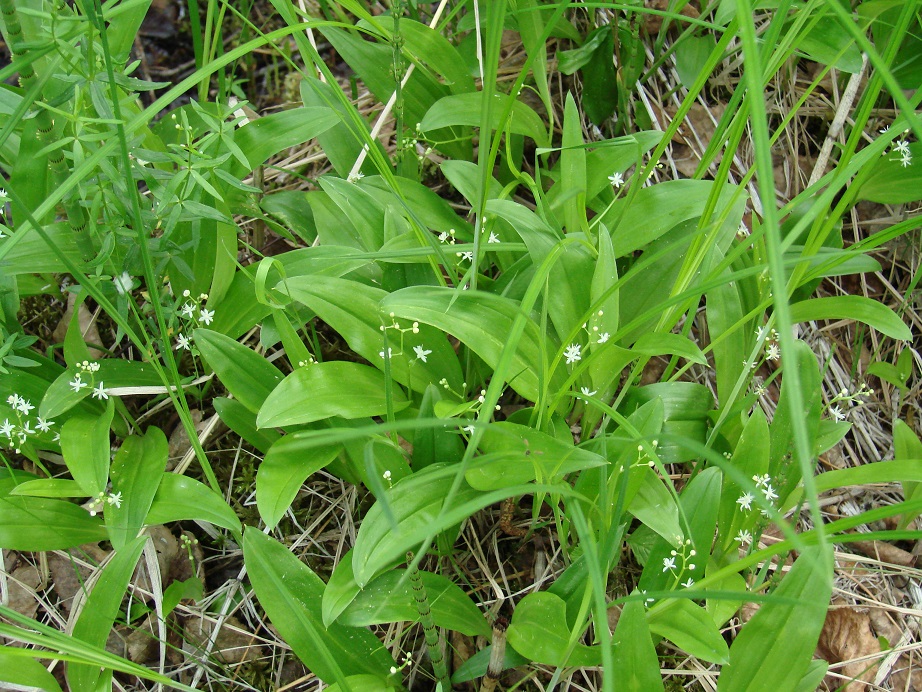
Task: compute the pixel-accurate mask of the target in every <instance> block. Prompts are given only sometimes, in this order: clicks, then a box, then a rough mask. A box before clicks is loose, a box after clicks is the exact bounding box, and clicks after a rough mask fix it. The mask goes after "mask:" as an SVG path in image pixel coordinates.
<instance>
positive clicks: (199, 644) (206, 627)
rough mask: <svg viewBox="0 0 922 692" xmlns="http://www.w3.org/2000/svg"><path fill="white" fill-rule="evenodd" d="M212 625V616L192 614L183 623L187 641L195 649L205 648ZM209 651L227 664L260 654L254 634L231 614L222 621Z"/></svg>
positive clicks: (247, 659)
mask: <svg viewBox="0 0 922 692" xmlns="http://www.w3.org/2000/svg"><path fill="white" fill-rule="evenodd" d="M214 626H215V621H214V618H203V617H202V616H200V615H193V616H192V617H190V618H189V619H188V620H186V624H185V633H186V640H187V642H189V643H190V644H191V645H193V646H194V647H195V648H196V649H199V650H203V649H205V647H206V646H207V645H208V639H209V637H210V636H211V633H212V631H213V630H214ZM211 651H212V656H214V657H216V658H217V659H218V660H220V661H222V662H223V663H225V664H229V665H232V664H235V663H242V662H243V661H249V660H253V659H256V658H259V657H260V656H261V655H262V653H261V652H260V650H259V647H258V646H256V645H255V644H254V636H253V635H252V634H249V633H248V632H246V631H245V630H244V626H243V624H242V623H241V622H240V621H239V620H238V619H237V618H235V617H233V616H231V617H229V618H227V619H226V620H225V621H224V626H223V627H222V628H221V631H220V632H218V636H217V638H216V639H215V644H214V647H213V648H212V650H211Z"/></svg>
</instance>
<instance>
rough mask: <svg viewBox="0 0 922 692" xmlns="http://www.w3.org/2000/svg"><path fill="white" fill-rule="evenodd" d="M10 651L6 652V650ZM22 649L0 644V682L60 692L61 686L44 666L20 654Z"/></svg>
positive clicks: (20, 687)
mask: <svg viewBox="0 0 922 692" xmlns="http://www.w3.org/2000/svg"><path fill="white" fill-rule="evenodd" d="M8 651H9V652H10V653H7V652H8ZM22 653H23V650H22V649H18V648H16V649H14V648H13V647H7V646H0V682H8V683H10V684H13V685H16V686H17V687H15V688H14V689H36V690H45V692H61V686H60V685H59V684H58V681H57V680H56V679H55V677H54V676H53V675H52V674H51V673H49V672H48V671H47V669H46V668H45V666H43V665H42V664H41V663H39V662H38V661H36V660H35V659H34V658H27V657H25V656H23V655H22Z"/></svg>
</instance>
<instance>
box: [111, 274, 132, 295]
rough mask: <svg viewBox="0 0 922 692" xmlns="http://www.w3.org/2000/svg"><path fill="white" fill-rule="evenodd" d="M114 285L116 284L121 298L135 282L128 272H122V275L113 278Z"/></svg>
mask: <svg viewBox="0 0 922 692" xmlns="http://www.w3.org/2000/svg"><path fill="white" fill-rule="evenodd" d="M112 283H114V284H115V290H116V291H118V293H119V295H121V296H123V295H125V294H126V293H128V292H129V291H130V290H131V288H132V286H134V280H133V279H132V278H131V274H129V273H128V272H122V273H121V275H119V276H114V277H112Z"/></svg>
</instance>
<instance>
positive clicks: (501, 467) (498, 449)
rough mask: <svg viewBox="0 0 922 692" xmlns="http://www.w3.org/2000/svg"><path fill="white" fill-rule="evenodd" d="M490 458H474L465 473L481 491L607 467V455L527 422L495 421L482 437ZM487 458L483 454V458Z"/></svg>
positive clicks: (485, 451) (486, 452) (481, 443)
mask: <svg viewBox="0 0 922 692" xmlns="http://www.w3.org/2000/svg"><path fill="white" fill-rule="evenodd" d="M480 451H481V452H483V453H484V455H485V457H486V456H489V459H488V460H484V461H483V462H481V461H480V460H479V459H475V460H474V465H473V466H472V467H471V468H470V469H469V470H468V471H467V473H466V474H465V475H464V478H465V480H467V482H468V483H470V484H471V486H472V487H474V488H476V489H477V490H494V489H497V488H505V487H508V486H512V485H521V484H522V483H528V482H529V481H533V480H539V481H546V480H548V479H551V478H559V477H561V476H564V475H566V474H568V473H572V472H573V471H581V470H583V469H588V468H595V467H597V466H604V465H606V464H607V463H608V460H607V459H605V457H603V456H601V455H599V454H596V453H594V452H590V451H588V450H585V449H580V448H579V447H574V446H573V445H572V444H567V443H565V442H561V441H560V440H558V439H557V438H555V437H552V436H550V435H548V434H546V433H543V432H540V431H539V430H535V429H534V428H530V427H528V426H525V425H516V424H515V423H508V422H500V423H493V424H491V425H490V426H489V427H488V428H487V429H486V430H485V431H484V434H483V437H482V438H481V440H480ZM482 458H484V457H481V459H482Z"/></svg>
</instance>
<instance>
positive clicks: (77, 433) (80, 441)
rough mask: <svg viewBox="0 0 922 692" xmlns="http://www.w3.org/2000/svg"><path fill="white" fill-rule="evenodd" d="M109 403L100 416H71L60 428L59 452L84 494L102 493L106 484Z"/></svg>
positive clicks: (110, 420) (107, 477) (110, 419)
mask: <svg viewBox="0 0 922 692" xmlns="http://www.w3.org/2000/svg"><path fill="white" fill-rule="evenodd" d="M114 412H115V408H114V407H113V405H112V404H111V402H110V404H109V406H107V407H106V411H105V412H104V413H103V414H102V415H100V416H84V415H79V416H74V417H73V418H71V419H70V420H68V421H67V422H66V423H65V424H64V425H63V426H62V427H61V453H62V454H63V455H64V461H65V462H66V463H67V468H68V469H69V470H70V473H71V475H72V476H73V477H74V480H75V481H77V483H79V484H80V487H81V488H83V491H84V492H85V493H86V494H87V495H94V496H95V495H98V494H99V493H101V492H103V491H105V489H106V485H107V483H108V482H109V453H110V452H109V426H111V425H112V416H113V413H114Z"/></svg>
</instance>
